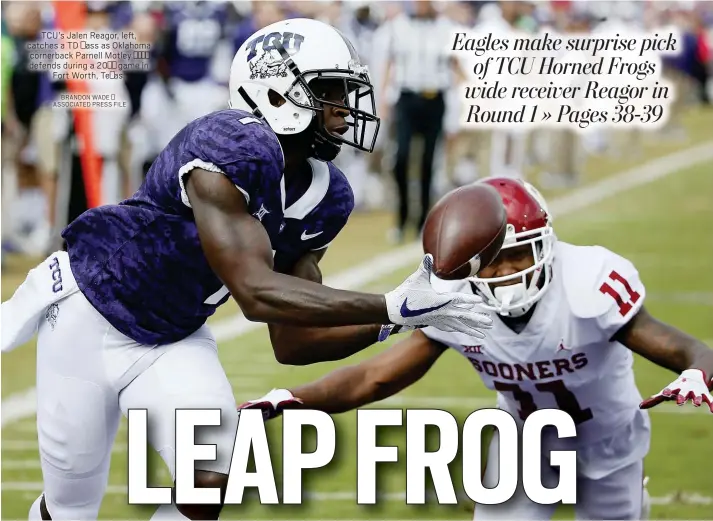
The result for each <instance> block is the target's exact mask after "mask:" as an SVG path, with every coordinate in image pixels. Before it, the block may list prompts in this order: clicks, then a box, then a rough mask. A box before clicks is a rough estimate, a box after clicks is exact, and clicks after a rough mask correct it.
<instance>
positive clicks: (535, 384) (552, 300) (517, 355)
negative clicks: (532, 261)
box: [422, 242, 645, 446]
mask: <svg viewBox="0 0 713 521" xmlns="http://www.w3.org/2000/svg"><path fill="white" fill-rule="evenodd" d="M434 286H435V287H436V288H437V289H439V290H445V288H446V287H448V288H450V289H451V290H456V291H457V290H460V291H467V292H472V291H471V289H470V287H469V283H468V282H463V281H458V282H445V281H440V280H439V281H438V282H437V283H436V282H435V281H434ZM644 297H645V289H644V286H643V284H642V282H641V280H640V279H639V274H638V272H637V270H636V268H635V267H634V266H633V265H632V264H631V263H630V262H629V261H627V260H626V259H624V258H622V257H620V256H619V255H616V254H614V253H612V252H611V251H609V250H607V249H605V248H602V247H599V246H573V245H571V244H567V243H563V242H557V244H556V245H555V257H554V264H553V275H552V282H551V285H550V288H549V290H548V291H547V292H546V293H545V294H544V296H543V297H542V299H541V300H540V301H539V302H538V303H537V305H536V307H535V310H534V312H533V314H532V317H531V318H530V321H529V323H528V324H527V326H526V327H525V328H524V329H523V330H522V331H521V332H520V333H515V332H514V331H513V330H511V329H510V328H508V327H507V326H506V325H505V323H504V322H503V321H502V320H499V319H498V318H494V321H493V328H492V329H490V330H488V331H486V332H485V333H486V338H485V339H484V340H480V339H477V338H474V337H470V336H468V335H465V334H461V333H445V332H443V331H439V330H437V329H434V328H433V327H428V328H425V329H423V330H422V331H423V332H424V333H425V334H426V335H427V336H428V337H429V338H432V339H434V340H437V341H439V342H441V343H443V344H445V345H447V346H449V347H451V348H453V349H455V350H456V351H458V352H459V353H461V354H462V355H463V356H464V357H466V358H467V359H468V361H469V362H470V363H471V364H472V366H473V368H474V369H475V370H476V371H477V372H478V373H479V375H480V377H481V378H482V380H483V382H484V383H485V385H486V386H487V387H488V388H489V389H493V390H495V391H497V393H498V407H500V408H502V409H504V410H506V411H508V412H509V413H510V414H511V415H512V416H513V417H514V418H515V419H516V420H518V419H521V420H524V419H525V418H526V417H527V415H528V414H530V413H531V412H533V411H535V410H537V409H548V408H557V409H562V410H564V411H566V412H568V413H569V414H570V415H571V416H572V418H573V419H574V421H575V423H576V424H577V440H576V442H575V443H576V444H577V445H579V446H582V444H591V443H594V442H596V441H599V440H603V439H605V438H607V437H608V436H611V434H612V433H613V432H615V431H616V430H618V429H620V428H622V427H624V426H626V425H627V424H630V423H631V422H632V420H633V419H634V417H635V415H636V414H637V412H638V406H639V403H640V402H641V395H640V393H639V391H638V389H637V387H636V383H635V381H634V373H633V371H632V364H633V355H632V353H631V351H629V350H628V349H627V348H626V347H624V346H623V345H622V344H620V343H619V342H615V341H612V340H611V338H612V336H613V335H614V334H615V333H616V332H617V331H618V330H619V329H620V328H621V327H622V326H624V325H625V324H626V323H627V322H628V321H629V320H630V319H631V318H632V317H633V316H634V315H635V314H636V313H637V312H638V311H639V310H640V309H641V307H642V305H643V303H644Z"/></svg>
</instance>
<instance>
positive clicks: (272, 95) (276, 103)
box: [267, 89, 287, 108]
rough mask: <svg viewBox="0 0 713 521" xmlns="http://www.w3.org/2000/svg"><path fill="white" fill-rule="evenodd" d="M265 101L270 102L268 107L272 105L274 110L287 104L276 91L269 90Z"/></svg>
mask: <svg viewBox="0 0 713 521" xmlns="http://www.w3.org/2000/svg"><path fill="white" fill-rule="evenodd" d="M267 99H269V100H270V105H272V106H273V107H275V108H278V107H281V106H283V105H284V104H285V103H287V100H286V99H285V98H283V97H282V96H280V95H279V94H278V93H277V92H276V91H274V90H272V89H270V90H268V91H267Z"/></svg>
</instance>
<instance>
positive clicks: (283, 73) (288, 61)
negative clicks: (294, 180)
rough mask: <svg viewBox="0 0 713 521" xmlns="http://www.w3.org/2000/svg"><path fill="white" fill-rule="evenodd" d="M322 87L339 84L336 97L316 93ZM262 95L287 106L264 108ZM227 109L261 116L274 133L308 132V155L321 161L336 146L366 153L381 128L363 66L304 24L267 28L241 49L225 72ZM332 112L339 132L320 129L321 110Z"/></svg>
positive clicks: (336, 37) (323, 31)
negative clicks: (339, 119) (341, 123)
mask: <svg viewBox="0 0 713 521" xmlns="http://www.w3.org/2000/svg"><path fill="white" fill-rule="evenodd" d="M324 83H329V84H330V85H332V86H333V85H335V84H338V85H339V86H340V89H341V93H340V94H339V96H336V98H335V97H334V96H330V97H329V98H330V99H328V98H327V97H326V96H323V95H322V92H318V90H319V89H317V88H316V86H318V85H321V84H324ZM332 90H333V88H332ZM269 91H274V92H275V93H277V94H279V95H280V96H282V97H283V98H284V99H285V100H286V101H287V103H281V104H278V105H275V104H273V103H271V102H270V99H269V96H268V94H269ZM340 98H341V100H340ZM230 106H231V108H237V109H242V110H247V111H249V112H252V113H253V114H255V115H256V116H258V117H261V118H263V119H265V121H266V122H267V123H268V124H269V125H270V127H271V128H272V129H273V130H274V131H275V133H276V134H278V135H281V136H289V135H296V134H301V133H303V132H309V133H311V134H312V139H310V141H311V146H312V149H313V150H312V156H313V157H316V158H317V159H322V160H331V159H334V157H336V155H337V154H338V153H339V150H340V147H341V145H342V144H347V145H349V146H352V147H354V148H356V149H358V150H364V151H367V152H371V151H373V149H374V145H375V143H376V137H377V133H378V130H379V125H380V121H379V118H378V117H377V116H376V102H375V99H374V89H373V86H372V84H371V80H370V78H369V73H368V69H367V67H365V66H364V65H362V64H361V63H360V61H359V57H358V54H357V53H356V50H355V49H354V47H353V45H352V44H351V43H350V42H349V41H348V40H347V39H346V38H345V37H344V36H343V35H342V34H341V33H340V32H339V31H338V30H336V29H334V28H333V27H331V26H329V25H327V24H324V23H322V22H318V21H316V20H309V19H291V20H285V21H282V22H278V23H275V24H272V25H270V26H268V27H265V28H264V29H262V30H260V31H258V32H257V33H255V34H254V35H253V36H252V37H251V38H250V39H249V40H248V41H246V42H245V43H244V44H243V45H242V46H241V48H240V49H239V50H238V52H237V53H236V55H235V58H234V59H233V65H232V68H231V76H230ZM337 109H339V110H340V111H341V113H342V114H344V116H343V117H344V119H345V125H346V127H348V129H347V131H346V132H344V135H340V134H341V132H340V134H337V133H335V132H330V131H329V129H328V128H326V127H325V122H326V121H327V119H328V118H327V114H326V111H327V110H330V111H331V114H336V113H337ZM331 114H330V115H331ZM342 130H343V129H342Z"/></svg>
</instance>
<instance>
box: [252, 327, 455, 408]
mask: <svg viewBox="0 0 713 521" xmlns="http://www.w3.org/2000/svg"><path fill="white" fill-rule="evenodd" d="M445 349H446V346H444V345H443V344H440V343H439V342H436V341H434V340H431V339H430V338H428V337H427V336H426V335H424V334H423V333H422V332H421V331H418V330H417V331H414V332H413V333H412V334H411V336H410V337H409V338H407V339H405V340H402V341H400V342H398V343H397V344H394V345H393V346H392V347H390V348H389V349H387V350H386V351H384V352H383V353H381V354H379V355H377V356H375V357H373V358H370V359H368V360H365V361H364V362H361V363H360V364H356V365H351V366H348V367H343V368H341V369H337V370H336V371H333V372H331V373H329V374H328V375H327V376H325V377H324V378H322V379H321V380H317V381H316V382H312V383H309V384H306V385H302V386H300V387H296V388H294V389H291V390H287V389H273V390H272V391H270V392H269V393H268V394H266V395H265V396H263V397H262V398H259V399H257V400H251V401H249V402H247V403H244V404H242V405H241V406H240V407H239V409H261V410H262V412H263V416H264V418H265V419H270V418H274V417H276V416H279V415H280V414H281V413H282V411H283V410H284V409H292V408H295V407H304V408H307V409H316V410H320V411H324V412H327V413H329V414H337V413H340V412H346V411H350V410H352V409H356V408H357V407H361V406H363V405H367V404H370V403H373V402H378V401H380V400H383V399H385V398H388V397H389V396H392V395H394V394H396V393H398V392H399V391H401V390H403V389H405V388H406V387H409V386H410V385H412V384H414V383H415V382H417V381H418V380H419V379H420V378H421V377H422V376H423V375H425V374H426V372H428V370H429V369H430V368H431V366H433V364H434V363H435V362H436V360H438V357H439V356H441V354H442V353H443V351H445Z"/></svg>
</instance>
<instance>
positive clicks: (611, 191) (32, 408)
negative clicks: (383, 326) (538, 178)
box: [0, 141, 713, 427]
mask: <svg viewBox="0 0 713 521" xmlns="http://www.w3.org/2000/svg"><path fill="white" fill-rule="evenodd" d="M711 159H713V141H707V142H705V143H703V144H701V145H698V146H694V147H691V148H688V149H685V150H681V151H679V152H675V153H673V154H669V155H667V156H664V157H660V158H658V159H654V160H652V161H649V162H648V163H644V164H643V165H640V166H637V167H634V168H632V169H630V170H626V171H624V172H621V173H619V174H614V175H612V176H610V177H608V178H607V179H603V180H601V181H598V182H596V183H592V184H591V185H588V186H584V187H582V188H578V189H576V190H574V191H573V192H572V193H570V194H568V195H565V196H562V197H560V198H558V199H555V200H553V201H552V202H551V204H550V211H551V212H552V215H553V216H554V217H555V218H556V217H562V216H564V215H567V214H571V213H572V212H575V211H577V210H581V209H583V208H586V207H589V206H592V205H594V204H596V203H598V202H601V201H603V200H605V199H607V198H609V197H612V196H615V195H618V194H620V193H622V192H626V191H627V190H631V189H632V188H636V187H638V186H642V185H646V184H649V183H652V182H654V181H656V180H658V179H661V178H663V177H666V176H668V175H671V174H673V173H676V172H679V171H681V170H683V169H686V168H690V167H692V166H695V165H697V164H699V163H702V162H704V161H709V160H711ZM422 254H423V251H422V249H421V244H420V243H418V242H415V243H411V244H408V245H405V246H402V247H401V248H398V249H396V250H392V251H389V252H386V253H382V254H380V255H377V256H376V257H373V258H372V259H369V260H368V261H365V262H363V263H361V264H358V265H356V266H354V267H352V268H350V269H347V270H345V271H342V272H340V273H337V274H335V275H333V276H331V277H327V278H326V279H325V280H324V283H325V284H326V285H327V286H331V287H334V288H341V289H355V288H359V287H361V286H364V285H366V284H369V283H370V282H373V281H376V280H378V279H380V278H381V277H383V276H384V275H387V274H389V273H393V272H395V271H397V270H399V269H401V268H405V267H407V266H408V265H409V264H412V263H413V264H414V269H415V268H416V266H415V264H416V262H417V261H418V259H419V258H420V257H421V255H422ZM210 327H211V329H212V331H213V334H214V335H215V337H216V340H217V341H218V342H221V341H224V340H232V339H234V338H236V337H239V336H241V335H244V334H245V333H248V332H251V331H256V330H258V329H260V328H263V327H265V324H262V323H258V322H250V321H248V320H247V319H246V318H245V316H243V315H242V314H240V315H237V316H236V317H232V318H227V319H223V320H220V321H216V322H214V323H211V324H210ZM1 410H2V412H1V416H0V418H1V421H0V425H2V426H3V427H4V426H6V425H8V424H10V423H13V422H15V421H18V420H21V419H23V418H27V417H29V416H32V415H33V414H35V412H36V410H37V398H36V393H35V389H34V388H32V389H27V390H25V391H21V392H18V393H15V394H13V395H11V396H9V397H8V398H7V399H5V400H3V401H2V408H1Z"/></svg>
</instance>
